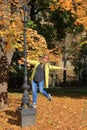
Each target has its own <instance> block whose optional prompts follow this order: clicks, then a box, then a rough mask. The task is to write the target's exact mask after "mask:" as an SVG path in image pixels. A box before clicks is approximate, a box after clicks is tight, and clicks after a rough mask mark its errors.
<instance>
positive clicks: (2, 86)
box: [0, 41, 8, 109]
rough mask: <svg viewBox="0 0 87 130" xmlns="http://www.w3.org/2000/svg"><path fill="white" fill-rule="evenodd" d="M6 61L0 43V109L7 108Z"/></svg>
mask: <svg viewBox="0 0 87 130" xmlns="http://www.w3.org/2000/svg"><path fill="white" fill-rule="evenodd" d="M7 82H8V61H7V57H6V55H5V53H4V51H3V47H2V44H1V41H0V109H3V108H6V107H8V101H7V99H8V92H7Z"/></svg>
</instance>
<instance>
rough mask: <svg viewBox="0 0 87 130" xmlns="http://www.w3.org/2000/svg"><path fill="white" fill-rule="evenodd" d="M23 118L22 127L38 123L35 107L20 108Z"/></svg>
mask: <svg viewBox="0 0 87 130" xmlns="http://www.w3.org/2000/svg"><path fill="white" fill-rule="evenodd" d="M18 112H19V116H20V119H21V123H20V124H21V127H24V126H32V125H35V124H36V112H37V110H36V109H35V108H32V107H31V108H23V109H22V110H18Z"/></svg>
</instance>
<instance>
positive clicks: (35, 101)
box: [31, 80, 37, 104]
mask: <svg viewBox="0 0 87 130" xmlns="http://www.w3.org/2000/svg"><path fill="white" fill-rule="evenodd" d="M31 83H32V99H33V104H36V103H37V83H36V82H34V81H33V80H32V82H31Z"/></svg>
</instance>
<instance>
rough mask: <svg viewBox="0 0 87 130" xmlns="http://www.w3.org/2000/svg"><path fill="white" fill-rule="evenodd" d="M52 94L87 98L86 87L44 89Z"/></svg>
mask: <svg viewBox="0 0 87 130" xmlns="http://www.w3.org/2000/svg"><path fill="white" fill-rule="evenodd" d="M46 90H47V91H48V92H49V93H51V94H52V95H53V96H58V97H64V96H66V97H71V98H76V99H78V98H81V99H82V98H87V87H56V88H49V89H46Z"/></svg>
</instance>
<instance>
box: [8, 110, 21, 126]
mask: <svg viewBox="0 0 87 130" xmlns="http://www.w3.org/2000/svg"><path fill="white" fill-rule="evenodd" d="M5 114H6V115H7V116H8V123H9V124H11V125H16V126H20V125H21V122H20V121H21V116H20V114H19V112H18V111H13V110H6V111H5Z"/></svg>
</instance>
